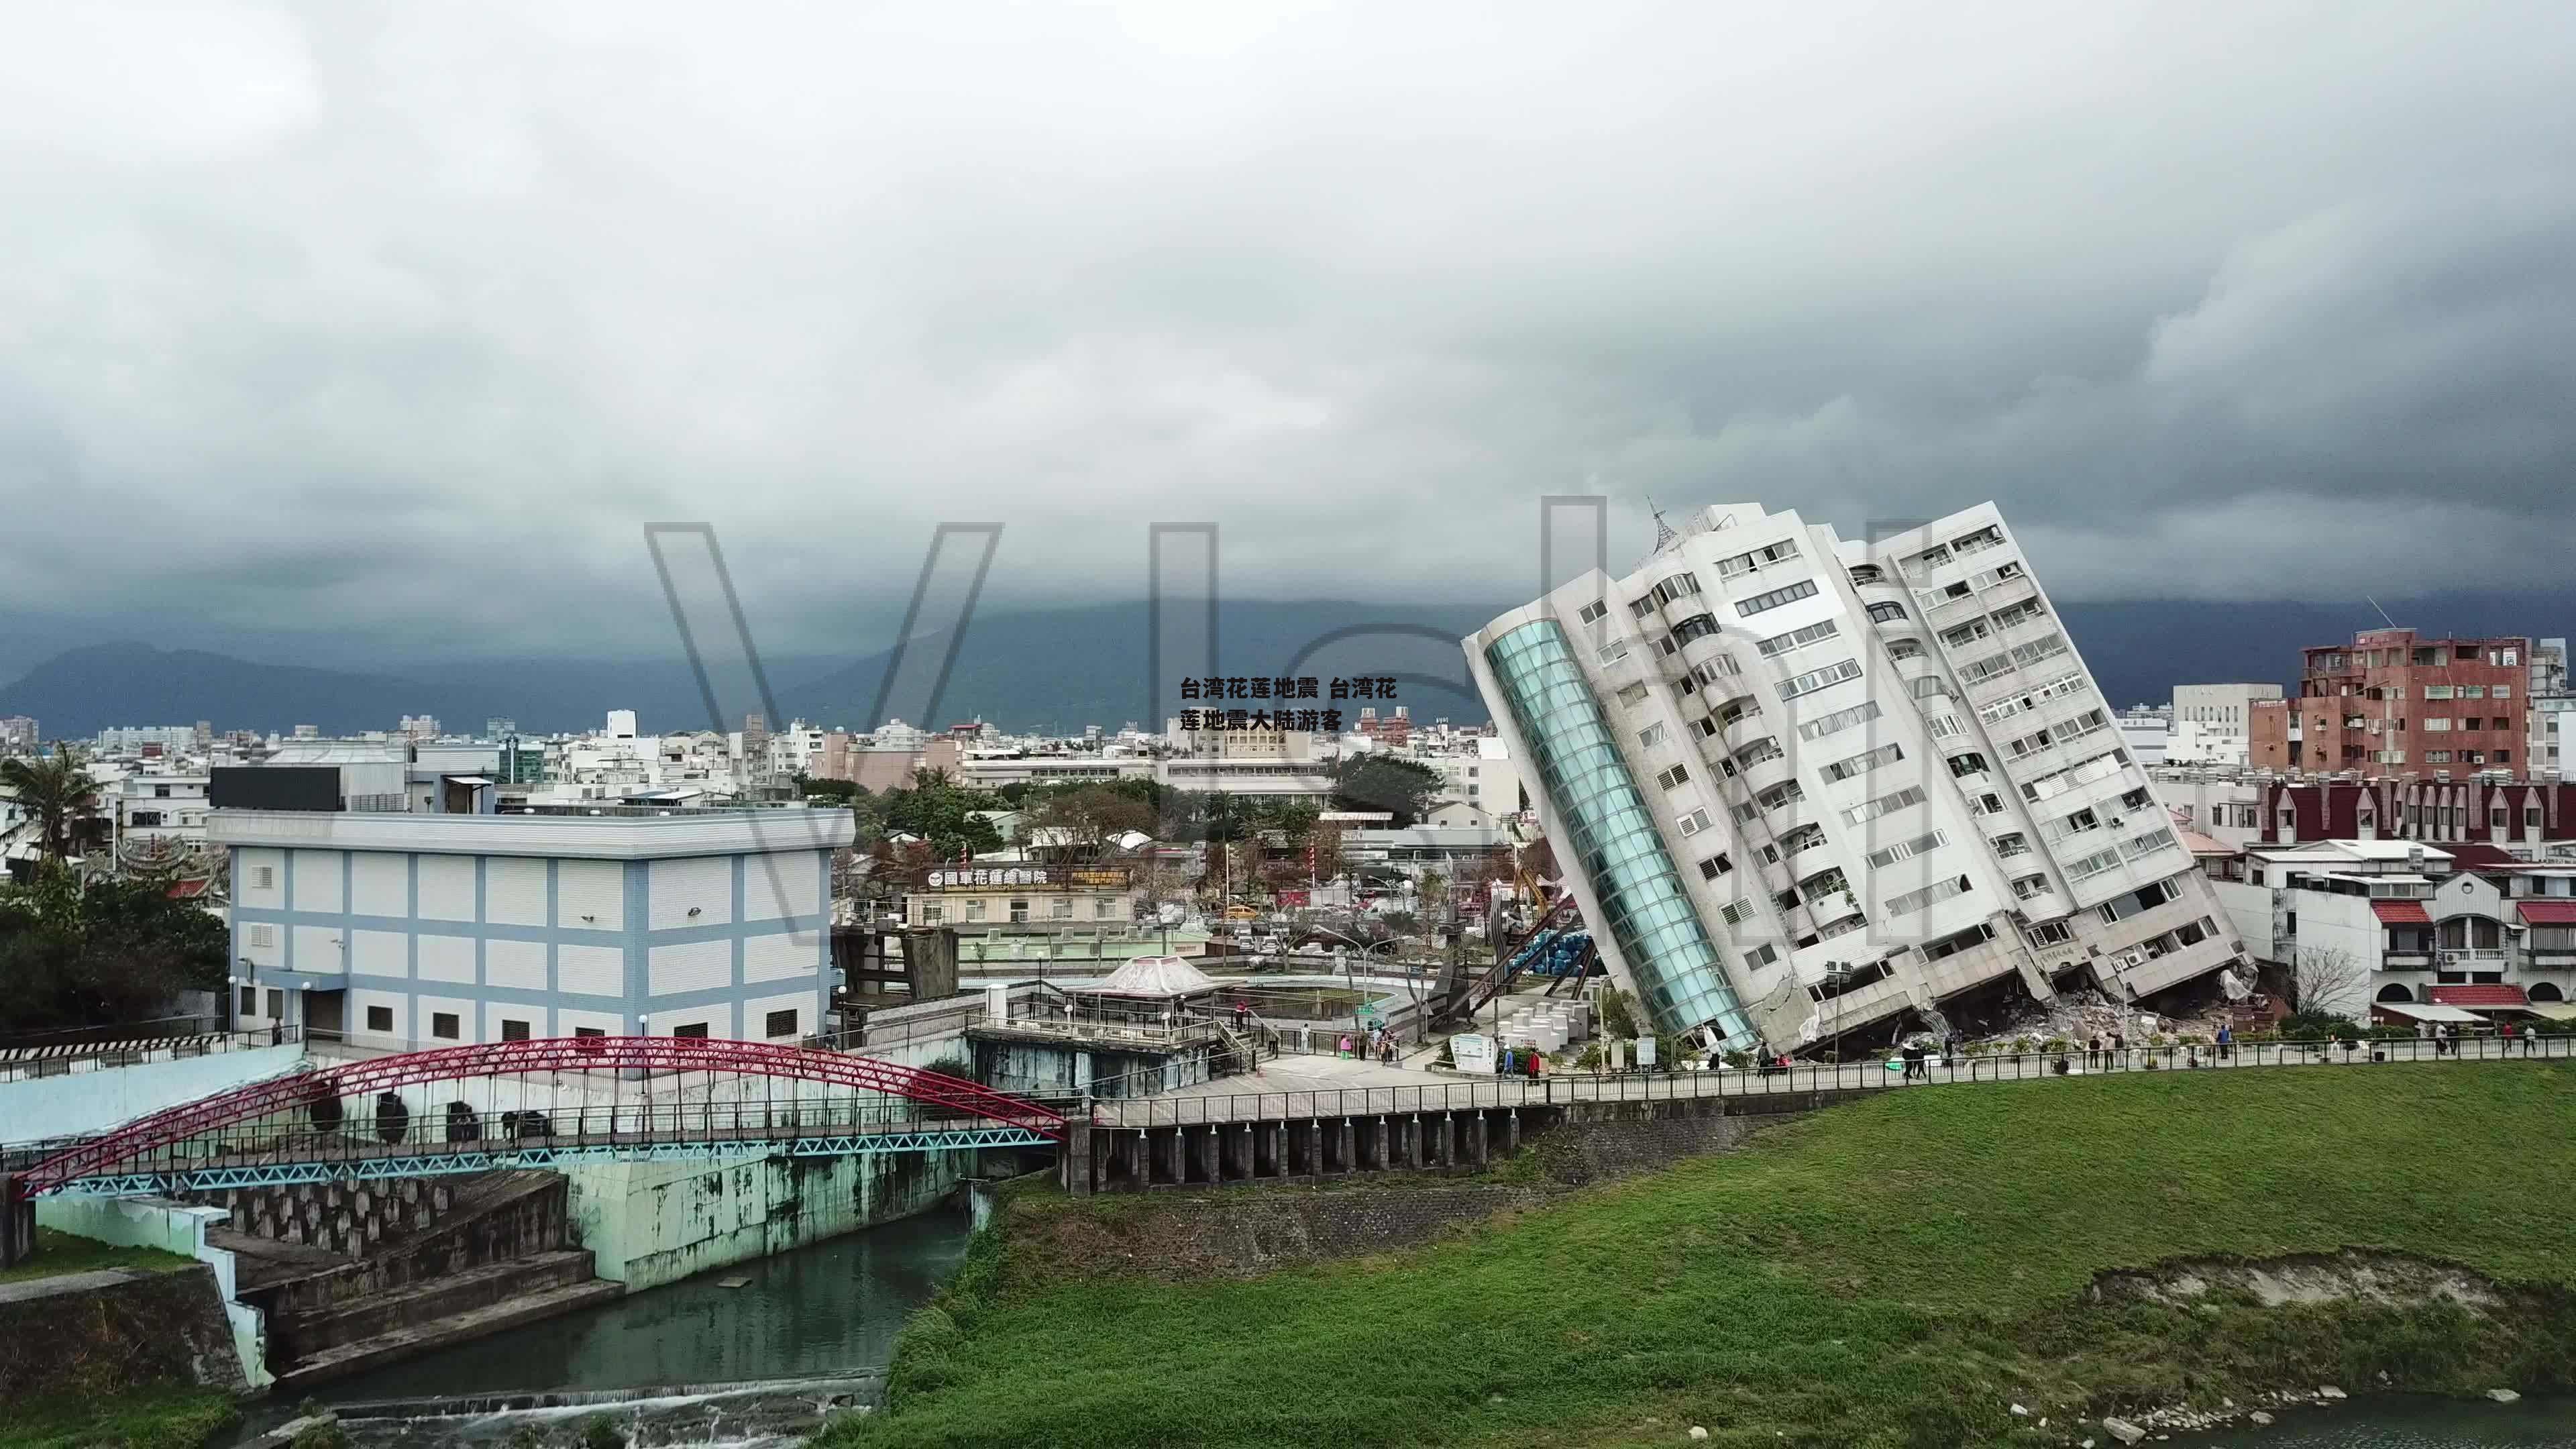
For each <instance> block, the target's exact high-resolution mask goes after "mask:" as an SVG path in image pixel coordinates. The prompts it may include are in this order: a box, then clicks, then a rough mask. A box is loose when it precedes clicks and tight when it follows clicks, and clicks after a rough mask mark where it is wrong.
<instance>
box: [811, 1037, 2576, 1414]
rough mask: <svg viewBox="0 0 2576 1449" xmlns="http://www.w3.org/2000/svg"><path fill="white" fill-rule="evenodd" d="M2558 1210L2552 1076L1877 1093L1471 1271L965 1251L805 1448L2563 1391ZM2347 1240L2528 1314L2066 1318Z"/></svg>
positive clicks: (1508, 1248) (2556, 1103)
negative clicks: (883, 1365) (2437, 1269)
mask: <svg viewBox="0 0 2576 1449" xmlns="http://www.w3.org/2000/svg"><path fill="white" fill-rule="evenodd" d="M2571 1182H2576V1065H2567V1066H2559V1065H2548V1066H2542V1065H2523V1064H2520V1063H2510V1064H2498V1065H2493V1066H2440V1067H2436V1066H2422V1067H2416V1066H2402V1065H2390V1066H2381V1067H2366V1068H2344V1067H2320V1068H2313V1069H2297V1068H2291V1069H2284V1070H2280V1071H2236V1072H2201V1073H2185V1072H2174V1073H2139V1074H2134V1075H2129V1076H2118V1077H2102V1078H2097V1079H2088V1080H2077V1081H2066V1082H2046V1083H2030V1084H2025V1085H2015V1086H2001V1087H1994V1088H1982V1089H1950V1088H1937V1089H1927V1090H1920V1091H1907V1092H1895V1093H1889V1094H1887V1095H1885V1096H1882V1097H1878V1098H1874V1099H1872V1100H1869V1101H1866V1102H1862V1103H1859V1104H1855V1105H1852V1106H1848V1107H1842V1108H1838V1109H1835V1110H1833V1111H1831V1112H1827V1113H1822V1114H1819V1115H1817V1116H1813V1117H1809V1118H1806V1119H1803V1120H1799V1121H1796V1122H1791V1123H1787V1124H1783V1125H1782V1126H1780V1127H1778V1128H1776V1129H1774V1130H1772V1131H1771V1132H1769V1133H1767V1134H1766V1135H1765V1137H1764V1138H1763V1139H1762V1140H1761V1141H1760V1142H1759V1143H1757V1145H1756V1146H1755V1147H1754V1148H1753V1149H1752V1150H1749V1151H1746V1152H1742V1153H1738V1154H1734V1155H1730V1156H1723V1157H1709V1158H1699V1159H1693V1160H1691V1161H1688V1162H1685V1163H1683V1164H1680V1165H1678V1166H1676V1167H1673V1168H1671V1169H1668V1170H1666V1171H1663V1172H1660V1173H1657V1174H1654V1175H1652V1176H1648V1177H1643V1178H1637V1179H1631V1180H1629V1181H1626V1182H1622V1183H1617V1184H1613V1185H1609V1186H1606V1187H1601V1188H1596V1189H1590V1190H1586V1191H1584V1192H1580V1193H1576V1194H1572V1195H1570V1196H1568V1197H1567V1198H1566V1199H1564V1200H1563V1201H1562V1202H1561V1203H1559V1204H1557V1205H1555V1206H1553V1207H1550V1208H1546V1209H1542V1210H1538V1211H1533V1212H1528V1213H1524V1214H1520V1215H1517V1216H1515V1217H1513V1218H1512V1219H1510V1220H1509V1221H1506V1222H1501V1223H1497V1224H1495V1225H1493V1226H1491V1227H1489V1228H1486V1229H1484V1230H1481V1231H1479V1232H1477V1233H1475V1234H1473V1235H1472V1236H1469V1237H1467V1238H1465V1239H1462V1240H1460V1241H1456V1242H1451V1243H1444V1244H1441V1245H1438V1246H1435V1247H1429V1248H1423V1249H1418V1250H1412V1251H1407V1252H1401V1253H1395V1254H1389V1255H1386V1256H1383V1257H1378V1258H1373V1259H1367V1260H1362V1261H1356V1262H1343V1263H1335V1264H1327V1265H1320V1266H1315V1267H1309V1268H1301V1269H1296V1270H1291V1271H1284V1272H1280V1273H1275V1274H1272V1275H1270V1276H1268V1277H1265V1278H1260V1279H1256V1280H1252V1281H1222V1282H1218V1281H1209V1282H1189V1283H1180V1284H1161V1283H1148V1282H1142V1281H1139V1280H1135V1279H1128V1278H1109V1277H1077V1278H1062V1277H1059V1278H1056V1279H1054V1280H1052V1281H1043V1282H1041V1281H1033V1275H1031V1274H1029V1273H1028V1272H1027V1271H1025V1267H1023V1270H1022V1271H1020V1272H1018V1273H1016V1274H1015V1273H1014V1270H1013V1264H1012V1262H1011V1260H1010V1256H1009V1253H1008V1251H1007V1247H1006V1246H1005V1243H1006V1241H1007V1240H1006V1238H1005V1239H996V1238H994V1237H993V1236H992V1235H989V1234H988V1235H986V1236H985V1237H984V1238H982V1239H979V1241H978V1243H977V1245H976V1248H975V1250H974V1252H973V1253H972V1254H970V1256H969V1260H968V1264H967V1266H966V1268H965V1269H964V1271H963V1272H961V1274H960V1276H959V1278H958V1280H957V1281H956V1283H955V1284H954V1285H953V1286H952V1288H951V1290H950V1292H949V1293H948V1294H947V1295H946V1299H945V1301H944V1303H943V1304H942V1305H941V1306H939V1307H935V1308H933V1309H930V1310H926V1311H925V1312H924V1313H923V1314H922V1315H920V1317H919V1318H918V1319H917V1320H916V1322H915V1323H914V1325H913V1326H912V1327H911V1328H910V1329H909V1330H908V1331H907V1334H906V1337H905V1340H904V1344H903V1346H902V1350H901V1352H900V1354H899V1355H898V1358H897V1361H896V1365H895V1369H894V1373H893V1378H892V1382H891V1385H890V1400H891V1403H890V1406H889V1411H888V1412H887V1413H885V1414H881V1415H876V1416H872V1417H871V1418H869V1419H866V1420H862V1421H860V1422H858V1423H855V1424H851V1425H845V1426H842V1427H840V1428H837V1429H836V1430H834V1431H833V1433H832V1434H831V1435H830V1436H829V1439H830V1442H832V1443H835V1444H840V1445H851V1446H857V1445H875V1444H887V1445H893V1444H902V1445H934V1444H956V1445H964V1444H1013V1445H1026V1444H1050V1445H1124V1444H1152V1445H1178V1444H1190V1445H1197V1444H1208V1445H1216V1444H1244V1445H1256V1444H1257V1445H1278V1444H1412V1443H1436V1444H1532V1443H1547V1444H1584V1445H1611V1444H1632V1443H1633V1444H1670V1443H1679V1442H1684V1438H1683V1436H1684V1431H1685V1429H1686V1428H1687V1426H1690V1425H1694V1424H1698V1425H1705V1426H1707V1427H1708V1428H1709V1430H1710V1431H1711V1435H1712V1438H1713V1440H1714V1441H1715V1442H1717V1443H1719V1444H1735V1445H1740V1446H1752V1445H1764V1446H1779V1445H1817V1446H1826V1445H1832V1446H1845V1445H1904V1446H1918V1445H1919V1446H1936V1445H1937V1446H1947V1445H1958V1444H1978V1443H2029V1444H2042V1443H2045V1444H2059V1443H2062V1442H2066V1439H2067V1437H2068V1436H2066V1435H2065V1434H2064V1431H2065V1429H2066V1427H2067V1421H2068V1420H2069V1419H2070V1418H2073V1417H2074V1416H2076V1415H2078V1414H2086V1415H2096V1416H2098V1415H2100V1414H2102V1413H2104V1412H2119V1411H2121V1410H2123V1409H2137V1408H2142V1407H2148V1406H2153V1405H2157V1404H2163V1403H2171V1402H2184V1401H2189V1402H2196V1403H2202V1404H2207V1405H2215V1404H2216V1403H2217V1402H2218V1400H2219V1398H2220V1397H2221V1396H2222V1395H2233V1396H2236V1397H2238V1398H2240V1399H2243V1398H2246V1397H2249V1396H2250V1394H2251V1392H2252V1391H2253V1390H2254V1389H2256V1388H2258V1387H2263V1386H2276V1385H2277V1386H2288V1385H2309V1386H2313V1385H2316V1384H2324V1383H2336V1384H2347V1385H2350V1386H2353V1387H2354V1389H2355V1391H2356V1392H2358V1391H2360V1390H2361V1389H2365V1388H2371V1387H2376V1386H2378V1384H2379V1382H2380V1380H2379V1378H2378V1375H2379V1374H2381V1373H2383V1372H2385V1373H2386V1374H2388V1375H2389V1381H2390V1382H2392V1383H2395V1384H2398V1385H2411V1386H2419V1387H2426V1388H2436V1389H2454V1390H2464V1391H2465V1390H2475V1389H2481V1388H2485V1387H2490V1386H2495V1385H2502V1384H2519V1385H2522V1386H2525V1387H2530V1386H2537V1385H2542V1384H2549V1383H2563V1382H2564V1381H2565V1379H2566V1377H2567V1375H2568V1374H2569V1371H2570V1365H2571V1363H2576V1299H2571V1297H2570V1295H2569V1293H2568V1292H2567V1290H2566V1285H2567V1284H2569V1283H2570V1282H2571V1281H2576V1213H2571V1212H2570V1211H2569V1210H2568V1197H2567V1185H2568V1184H2569V1183H2571ZM1018 1210H1019V1211H1057V1212H1081V1211H1091V1210H1093V1209H1092V1208H1091V1207H1090V1206H1089V1205H1086V1204H1077V1203H1069V1202H1065V1201H1063V1200H1061V1199H1058V1200H1055V1201H1052V1202H1047V1201H1040V1202H1034V1203H1031V1204H1028V1205H1026V1206H1025V1207H1023V1208H1021V1209H1018ZM1105 1210H1106V1211H1107V1212H1109V1213H1111V1214H1113V1215H1114V1214H1118V1213H1122V1212H1132V1211H1134V1209H1132V1208H1129V1207H1127V1206H1125V1205H1122V1204H1110V1205H1108V1206H1107V1208H1106V1209H1105ZM2348 1245H2349V1246H2360V1247H2375V1248H2384V1249H2391V1250H2397V1251H2403V1252H2411V1253H2417V1254H2423V1255H2427V1256H2432V1257H2436V1258H2440V1259H2444V1260H2448V1261H2451V1262H2456V1263H2459V1264H2462V1265H2464V1266H2467V1267H2470V1268H2473V1269H2476V1270H2478V1271H2479V1272H2482V1273H2484V1274H2487V1275H2489V1276H2491V1277H2493V1278H2495V1279H2497V1280H2499V1281H2500V1282H2504V1283H2507V1284H2514V1285H2524V1286H2525V1287H2527V1289H2528V1291H2527V1292H2524V1293H2522V1294H2520V1295H2519V1296H2518V1298H2517V1301H2516V1302H2515V1304H2514V1307H2513V1309H2512V1310H2511V1311H2510V1312H2509V1313H2498V1314H2494V1315H2490V1316H2486V1317H2480V1316H2477V1315H2473V1314H2471V1313H2469V1312H2467V1311H2465V1310H2461V1309H2457V1308H2450V1307H2444V1306H2423V1305H2391V1306H2385V1307H2375V1308H2373V1307H2363V1306H2357V1305H2354V1304H2351V1303H2348V1302H2347V1303H2341V1304H2333V1305H2324V1306H2304V1307H2303V1306H2291V1307H2280V1308H2258V1307H2255V1306H2253V1305H2252V1303H2251V1300H2250V1298H2249V1299H2242V1300H2237V1299H2231V1300H2229V1301H2227V1302H2225V1303H2224V1304H2212V1305H2209V1306H2205V1307H2201V1308H2198V1309H2197V1310H2192V1311H2187V1310H2184V1309H2181V1308H2165V1307H2161V1306H2156V1305H2149V1304H2127V1305H2123V1306H2104V1305H2099V1304H2092V1303H2089V1302H2088V1301H2087V1300H2088V1297H2089V1295H2088V1294H2087V1293H2086V1290H2087V1289H2088V1287H2089V1286H2090V1284H2091V1283H2092V1281H2093V1278H2094V1276H2095V1275H2096V1274H2097V1273H2099V1272H2103V1271H2105V1270H2111V1269H2117V1268H2123V1267H2145V1266H2149V1265H2153V1264H2156V1263H2158V1262H2160V1261H2163V1260H2166V1259H2170V1258H2176V1257H2188V1256H2202V1255H2210V1256H2217V1255H2232V1256H2239V1257H2247V1258H2260V1257H2270V1256H2274V1255H2281V1254H2290V1253H2299V1252H2322V1251H2331V1250H2334V1249H2337V1248H2341V1247H2345V1246H2348ZM2013 1403H2020V1404H2023V1405H2026V1406H2028V1407H2029V1408H2030V1410H2031V1413H2030V1415H2029V1416H2028V1417H2027V1418H2019V1419H2017V1418H2015V1417H2013V1416H2012V1415H2011V1414H2010V1413H2009V1408H2008V1406H2009V1405H2010V1404H2013ZM2042 1415H2049V1416H2052V1418H2051V1428H2050V1429H2048V1430H2045V1431H2042V1430H2040V1429H2038V1428H2037V1427H2036V1421H2037V1419H2038V1418H2039V1417H2040V1416H2042ZM2072 1437H2083V1434H2081V1433H2079V1434H2077V1435H2075V1436H2072ZM2104 1442H2106V1443H2107V1442H2109V1441H2108V1439H2107V1437H2105V1439H2104Z"/></svg>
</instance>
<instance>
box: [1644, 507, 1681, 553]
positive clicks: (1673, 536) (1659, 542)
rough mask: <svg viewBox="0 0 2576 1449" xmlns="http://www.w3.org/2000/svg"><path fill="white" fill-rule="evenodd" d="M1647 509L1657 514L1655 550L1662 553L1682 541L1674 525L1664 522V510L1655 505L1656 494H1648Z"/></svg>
mask: <svg viewBox="0 0 2576 1449" xmlns="http://www.w3.org/2000/svg"><path fill="white" fill-rule="evenodd" d="M1646 511H1647V512H1648V513H1651V514H1653V515H1654V516H1655V552H1657V553H1662V552H1663V551H1664V550H1665V549H1668V548H1671V547H1672V546H1673V545H1674V544H1677V543H1679V542H1681V541H1682V536H1681V535H1680V534H1678V533H1675V532H1673V526H1672V525H1671V524H1669V523H1666V522H1664V510H1662V509H1660V508H1657V507H1656V506H1655V495H1654V494H1652V493H1649V494H1647V495H1646Z"/></svg>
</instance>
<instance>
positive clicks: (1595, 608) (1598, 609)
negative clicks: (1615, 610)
mask: <svg viewBox="0 0 2576 1449" xmlns="http://www.w3.org/2000/svg"><path fill="white" fill-rule="evenodd" d="M1609 612H1610V609H1609V607H1608V606H1607V605H1605V604H1603V603H1602V602H1601V601H1600V600H1599V599H1594V600H1593V601H1592V602H1591V603H1588V604H1586V605H1584V606H1583V607H1582V608H1580V609H1577V610H1575V611H1574V617H1576V618H1578V619H1581V620H1582V621H1583V622H1584V623H1586V624H1598V623H1600V622H1601V619H1602V617H1603V616H1604V615H1606V614H1608V613H1609Z"/></svg>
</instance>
